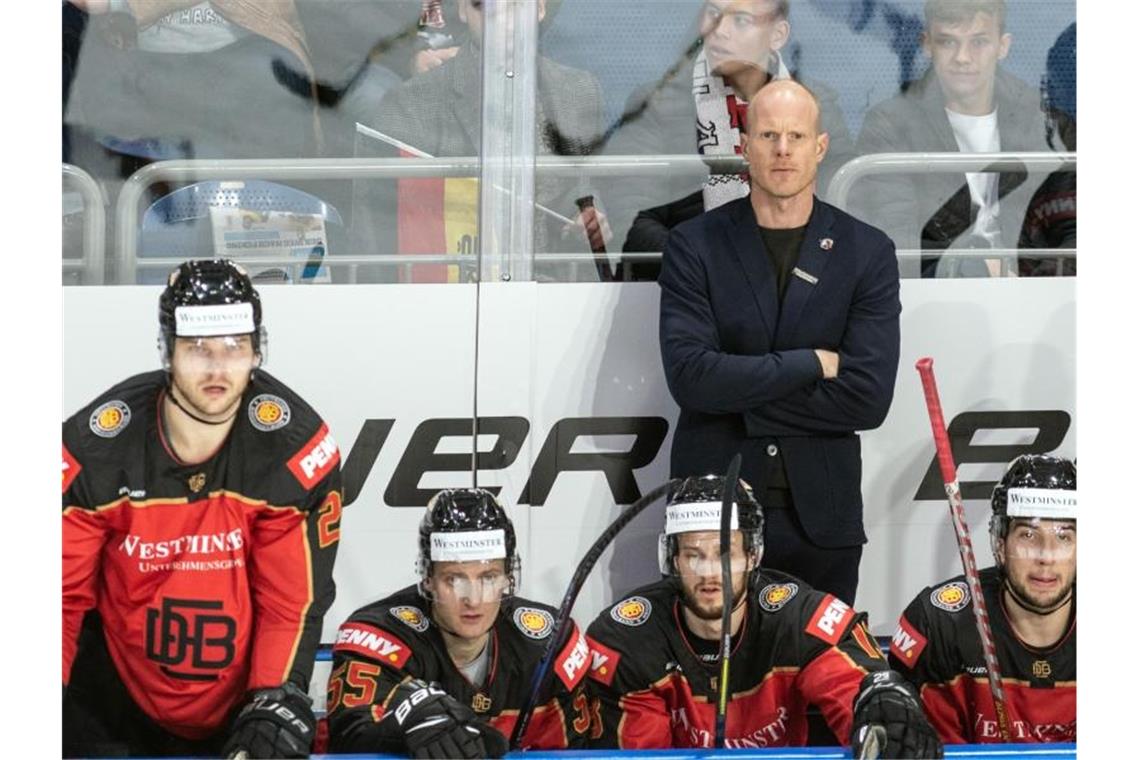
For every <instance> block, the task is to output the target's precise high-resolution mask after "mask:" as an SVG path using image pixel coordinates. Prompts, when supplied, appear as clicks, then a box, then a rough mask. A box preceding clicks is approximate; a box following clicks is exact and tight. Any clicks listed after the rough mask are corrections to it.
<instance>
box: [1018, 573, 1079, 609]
mask: <svg viewBox="0 0 1140 760" xmlns="http://www.w3.org/2000/svg"><path fill="white" fill-rule="evenodd" d="M1076 584H1077V579H1076V577H1073V578H1072V579H1071V580H1070V581H1069V582H1068V583H1067V584H1065V587H1064V588H1061V589H1058V590H1057V593H1055V594H1053V595H1052V596H1049V597H1046V598H1045V599H1043V600H1041V601H1037V600H1034V598H1033V596H1032V595H1031V594H1030V592H1029V589H1027V588H1026V587H1025V585H1024V584H1023V583H1021V582H1020V581H1017V580H1015V579H1014V578H1013V576H1012V575H1010V574H1009V573H1008V572H1007V573H1006V574H1005V586H1006V590H1007V591H1009V594H1010V596H1011V597H1013V601H1014V602H1015V603H1016V604H1017V605H1018V606H1019V607H1022V608H1023V609H1026V610H1028V611H1029V612H1034V613H1037V614H1038V615H1048V614H1049V613H1051V612H1055V611H1057V610H1058V609H1060V608H1061V607H1063V606H1064V605H1065V603H1066V602H1068V601H1069V599H1070V598H1071V596H1072V593H1073V588H1074V587H1075V586H1076Z"/></svg>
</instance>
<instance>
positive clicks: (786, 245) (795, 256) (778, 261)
mask: <svg viewBox="0 0 1140 760" xmlns="http://www.w3.org/2000/svg"><path fill="white" fill-rule="evenodd" d="M806 232H807V225H806V224H805V225H804V226H802V227H791V228H789V229H781V230H771V229H768V228H767V227H761V228H760V236H761V237H762V238H764V248H765V249H766V250H767V251H768V259H769V260H770V261H771V262H772V269H773V270H774V271H775V272H776V292H777V293H778V294H779V297H780V304H781V305H783V303H784V291H786V290H787V289H788V277H790V276H791V274H792V270H793V269H795V267H796V262H798V261H799V260H800V246H801V245H802V244H803V242H804V234H805V233H806Z"/></svg>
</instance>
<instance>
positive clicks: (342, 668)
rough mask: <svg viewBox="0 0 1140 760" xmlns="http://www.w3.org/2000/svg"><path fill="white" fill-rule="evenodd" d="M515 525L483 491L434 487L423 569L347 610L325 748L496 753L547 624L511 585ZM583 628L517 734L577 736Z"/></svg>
mask: <svg viewBox="0 0 1140 760" xmlns="http://www.w3.org/2000/svg"><path fill="white" fill-rule="evenodd" d="M515 545H516V544H515V529H514V526H513V525H512V524H511V521H510V518H509V517H507V514H506V512H505V511H504V510H503V508H502V506H501V505H500V504H499V503H498V501H497V500H496V499H495V497H494V496H493V495H492V494H491V493H490V492H488V491H485V490H483V489H479V488H470V489H456V490H445V491H440V492H439V493H438V494H436V495H435V496H434V497H433V498H432V500H431V502H430V503H429V504H428V507H427V512H426V513H425V514H424V518H423V521H422V522H421V523H420V537H419V561H418V563H417V567H418V572H419V575H420V581H419V583H418V584H416V585H415V586H408V587H407V588H405V589H402V590H400V591H397V592H396V593H395V594H392V595H391V596H389V597H387V598H385V599H382V600H380V601H378V602H373V603H372V604H369V605H366V606H364V607H362V608H360V609H359V610H357V611H356V612H354V613H352V615H350V616H349V618H348V620H347V621H345V623H344V624H343V625H341V627H340V631H339V632H338V633H337V637H336V643H335V645H334V647H333V670H332V673H331V674H330V676H329V689H328V715H329V748H330V749H331V750H332V751H333V752H369V753H373V752H384V753H393V754H406V755H410V756H412V757H430V758H442V757H448V758H455V757H463V758H481V757H501V756H502V755H503V754H504V753H506V751H507V740H506V738H505V737H507V736H510V734H511V731H512V730H513V729H514V725H515V721H516V720H517V718H518V713H519V710H520V709H521V708H522V706H523V703H524V702H525V701H526V698H527V695H528V694H529V691H530V688H531V677H532V675H533V673H534V671H535V669H536V668H537V667H538V664H539V661H540V660H541V658H542V652H543V649H544V647H545V645H546V644H547V638H548V637H549V636H550V635H551V633H552V632H553V629H554V615H553V614H552V613H553V612H554V608H552V607H549V606H547V605H545V604H539V603H537V602H532V601H529V600H527V599H523V598H521V597H518V596H516V595H515V594H516V591H517V589H518V581H519V573H520V563H519V557H518V554H517V553H516V551H515ZM589 655H590V653H589V650H588V648H587V645H586V637H585V635H584V634H582V633H581V632H580V631H579V630H578V629H577V627H576V626H575V627H574V628H573V629H572V631H571V635H570V637H569V638H568V640H567V643H566V644H565V645H564V646H563V647H562V649H561V650H560V651H559V653H558V654H557V655H556V659H555V661H554V666H553V670H554V674H555V676H556V678H554V679H553V682H552V683H553V691H552V694H550V695H542V698H543V699H545V700H546V701H545V703H544V702H542V701H540V702H539V705H538V707H537V708H536V709H535V712H534V715H533V719H532V720H531V722H530V725H529V726H528V727H527V731H526V734H525V736H523V738H522V746H523V747H524V748H530V749H564V748H575V747H580V746H582V745H583V744H584V743H585V740H586V732H587V730H588V729H589V725H590V716H589V713H588V710H587V701H586V696H585V693H584V689H583V684H582V682H583V681H584V677H585V674H586V670H587V669H588V668H589Z"/></svg>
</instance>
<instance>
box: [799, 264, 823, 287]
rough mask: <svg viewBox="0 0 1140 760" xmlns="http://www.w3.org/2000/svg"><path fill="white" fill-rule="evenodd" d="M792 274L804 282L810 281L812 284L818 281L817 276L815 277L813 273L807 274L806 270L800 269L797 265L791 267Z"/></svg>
mask: <svg viewBox="0 0 1140 760" xmlns="http://www.w3.org/2000/svg"><path fill="white" fill-rule="evenodd" d="M792 274H794V275H795V276H796V277H799V278H800V279H801V280H803V281H804V282H808V283H811V284H812V285H815V284H816V283H817V282H819V278H818V277H816V276H815V275H811V274H808V273H807V272H805V271H804V270H802V269H800V268H799V267H794V268H793V269H792Z"/></svg>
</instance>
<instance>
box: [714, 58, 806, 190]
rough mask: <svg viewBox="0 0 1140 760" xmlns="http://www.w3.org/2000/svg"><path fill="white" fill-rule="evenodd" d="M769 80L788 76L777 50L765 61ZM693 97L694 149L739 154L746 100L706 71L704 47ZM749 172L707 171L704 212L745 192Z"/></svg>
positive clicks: (716, 76)
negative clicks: (694, 105) (694, 107)
mask: <svg viewBox="0 0 1140 760" xmlns="http://www.w3.org/2000/svg"><path fill="white" fill-rule="evenodd" d="M768 76H769V78H770V79H788V78H790V77H791V74H790V73H789V72H788V67H787V66H785V65H784V60H783V59H782V58H781V57H780V54H779V53H775V52H774V53H772V55H771V57H770V59H769V61H768ZM693 98H694V99H695V100H696V104H697V124H696V128H697V152H698V153H700V154H701V155H702V156H727V155H734V154H735V155H740V153H741V140H740V135H741V133H743V132H745V131H747V128H746V126H745V123H744V114H745V112H746V111H747V110H748V103H747V102H745V101H743V100H741V99H740V98H738V97H737V96H736V93H735V92H734V91H733V89H732V88H731V87H729V86H728V85H727V84H725V81H724V78H723V77H721V76H720V75H719V74H712V73H710V72H709V66H708V60H707V59H706V58H705V51H704V48H702V49H701V51H700V53H698V54H697V58H696V60H695V61H694V62H693ZM748 190H749V186H748V174H747V172H745V173H742V174H710V175H709V176H708V179H706V180H705V183H704V188H703V194H704V201H705V211H708V210H710V209H714V208H716V207H717V206H720V205H723V204H725V203H728V202H729V201H732V200H736V199H737V198H743V197H744V196H745V195H748Z"/></svg>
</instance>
